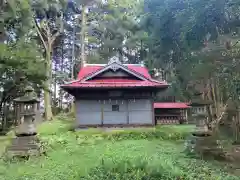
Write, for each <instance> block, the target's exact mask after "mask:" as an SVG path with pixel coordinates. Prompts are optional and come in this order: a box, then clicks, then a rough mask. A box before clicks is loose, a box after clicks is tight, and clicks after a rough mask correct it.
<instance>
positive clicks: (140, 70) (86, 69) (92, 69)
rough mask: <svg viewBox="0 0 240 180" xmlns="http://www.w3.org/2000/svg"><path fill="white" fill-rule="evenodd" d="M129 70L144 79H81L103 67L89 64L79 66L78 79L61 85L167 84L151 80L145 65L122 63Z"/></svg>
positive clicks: (116, 86)
mask: <svg viewBox="0 0 240 180" xmlns="http://www.w3.org/2000/svg"><path fill="white" fill-rule="evenodd" d="M124 66H125V67H127V68H128V69H129V70H130V71H132V72H134V73H136V74H140V75H141V76H144V77H145V78H146V80H137V79H136V80H133V79H126V78H125V79H123V78H122V79H121V78H110V79H109V78H102V79H97V80H96V79H95V80H83V79H84V78H86V77H88V76H90V75H91V74H93V73H95V72H97V71H99V70H101V69H103V68H105V67H106V66H103V65H90V66H85V67H83V68H81V70H80V72H79V74H78V79H77V80H76V81H73V82H69V83H67V84H64V85H62V87H63V88H107V87H109V88H118V87H129V88H130V87H161V88H166V87H167V86H168V84H167V83H166V82H165V81H156V80H153V79H152V78H151V76H150V74H149V73H148V70H147V68H146V67H143V66H139V65H124Z"/></svg>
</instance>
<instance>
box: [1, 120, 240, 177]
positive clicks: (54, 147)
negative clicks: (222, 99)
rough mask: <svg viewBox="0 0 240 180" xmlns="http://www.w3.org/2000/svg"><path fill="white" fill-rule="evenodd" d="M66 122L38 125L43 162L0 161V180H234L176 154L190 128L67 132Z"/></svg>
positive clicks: (219, 170)
mask: <svg viewBox="0 0 240 180" xmlns="http://www.w3.org/2000/svg"><path fill="white" fill-rule="evenodd" d="M69 122H70V121H66V119H65V120H64V122H63V121H60V120H55V121H52V122H46V123H43V124H42V125H41V126H40V127H39V128H38V129H39V136H40V138H41V139H42V140H43V141H44V143H45V146H46V147H47V156H41V157H38V158H31V159H29V160H28V161H17V162H10V161H7V162H4V161H3V160H1V161H0V179H1V180H27V179H31V180H80V179H84V180H90V179H92V180H95V179H96V180H97V179H98V180H101V179H102V180H103V179H104V180H113V179H116V180H117V179H119V180H121V179H126V180H127V179H131V180H134V179H136V180H138V179H139V180H140V179H146V180H147V179H148V180H150V179H151V180H155V179H156V180H157V179H159V180H160V179H164V180H165V179H177V178H180V177H181V178H182V179H204V180H205V179H206V180H208V179H209V180H210V179H212V180H218V179H224V180H228V179H229V180H231V179H239V178H237V177H234V176H231V175H229V174H227V173H224V171H223V170H222V169H220V167H217V166H215V165H213V164H210V163H207V162H205V161H202V160H196V159H191V158H189V157H187V156H186V155H185V154H184V153H182V152H183V150H184V146H183V140H182V139H184V138H185V137H186V136H187V135H188V134H189V132H190V131H191V130H192V128H193V127H192V126H162V127H157V128H138V129H126V130H125V129H123V130H122V129H121V130H113V131H110V132H105V131H104V130H99V129H90V130H83V131H77V132H69V131H68V129H69V127H70V125H69Z"/></svg>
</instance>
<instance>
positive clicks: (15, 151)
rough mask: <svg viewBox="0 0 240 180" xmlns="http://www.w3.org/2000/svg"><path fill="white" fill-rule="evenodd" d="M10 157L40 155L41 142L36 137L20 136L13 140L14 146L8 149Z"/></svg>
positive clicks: (7, 152)
mask: <svg viewBox="0 0 240 180" xmlns="http://www.w3.org/2000/svg"><path fill="white" fill-rule="evenodd" d="M6 154H7V156H8V157H9V156H10V157H16V156H17V157H29V156H32V155H40V145H39V140H38V138H37V137H36V136H19V137H16V138H14V139H13V140H12V144H11V145H10V146H9V147H7V148H6Z"/></svg>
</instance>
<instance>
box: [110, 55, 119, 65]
mask: <svg viewBox="0 0 240 180" xmlns="http://www.w3.org/2000/svg"><path fill="white" fill-rule="evenodd" d="M113 63H117V64H122V63H121V61H120V60H119V57H117V56H114V57H112V58H110V59H109V61H108V65H110V64H113Z"/></svg>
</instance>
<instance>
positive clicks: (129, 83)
mask: <svg viewBox="0 0 240 180" xmlns="http://www.w3.org/2000/svg"><path fill="white" fill-rule="evenodd" d="M167 86H168V84H166V83H158V82H151V81H139V80H138V81H136V80H135V81H134V80H122V81H118V80H117V81H116V79H111V80H110V81H109V80H107V81H106V80H103V81H97V80H94V81H93V80H92V81H86V82H79V81H77V82H73V83H71V84H68V85H67V87H72V88H78V87H81V88H87V87H88V88H96V87H100V88H104V87H110V88H114V87H163V88H164V87H167ZM62 87H65V86H64V85H63V86H62Z"/></svg>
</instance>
